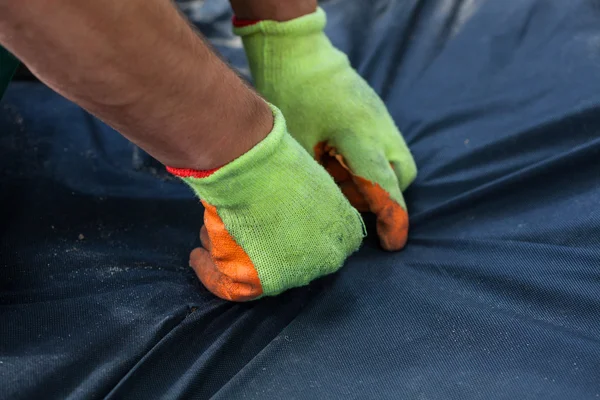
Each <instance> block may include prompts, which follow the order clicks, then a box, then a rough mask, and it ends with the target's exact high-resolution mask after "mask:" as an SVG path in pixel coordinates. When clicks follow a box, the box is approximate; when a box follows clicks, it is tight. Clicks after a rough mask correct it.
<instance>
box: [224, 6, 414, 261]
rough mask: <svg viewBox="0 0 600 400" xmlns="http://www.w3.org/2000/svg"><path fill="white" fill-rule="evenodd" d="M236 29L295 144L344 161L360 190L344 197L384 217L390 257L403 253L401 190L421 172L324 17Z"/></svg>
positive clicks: (382, 232)
mask: <svg viewBox="0 0 600 400" xmlns="http://www.w3.org/2000/svg"><path fill="white" fill-rule="evenodd" d="M234 24H235V25H236V28H235V32H236V33H237V34H238V35H240V36H242V39H243V43H244V47H245V49H246V54H247V56H248V60H249V64H250V69H251V71H252V75H253V77H254V81H255V85H256V87H257V89H258V91H259V92H260V93H261V94H262V95H263V96H265V98H266V99H267V100H269V101H270V102H272V103H273V104H275V105H276V106H277V107H279V108H280V109H281V110H282V111H283V113H284V115H285V116H286V118H287V120H288V124H289V127H290V133H291V134H292V136H294V138H295V139H296V140H298V142H299V143H300V144H301V145H302V146H303V147H304V148H305V149H306V150H307V151H309V152H310V153H311V154H313V156H315V157H316V159H317V160H318V161H319V162H321V163H323V161H324V160H323V159H322V157H321V155H323V154H328V153H329V152H330V151H331V152H333V153H335V154H337V155H339V156H341V159H343V160H344V166H345V167H344V168H342V169H340V168H339V167H341V165H339V166H338V167H334V168H335V171H337V172H340V173H342V174H343V171H342V170H343V169H347V170H348V171H349V172H350V176H351V177H352V179H351V180H350V181H351V182H352V183H353V184H352V185H349V184H348V180H346V181H344V184H343V185H342V184H341V182H340V181H339V180H338V184H340V187H341V188H342V191H343V192H344V194H345V195H346V196H347V197H348V198H349V199H350V201H351V202H352V203H353V205H355V207H357V208H358V209H360V210H363V211H366V210H369V211H371V212H373V213H375V214H376V215H377V219H378V225H379V226H380V227H382V229H378V235H379V237H380V241H381V244H382V246H383V247H384V248H385V249H387V250H398V249H400V248H402V247H403V246H404V245H405V243H406V239H407V234H408V221H407V211H406V204H405V202H404V198H403V195H402V190H403V189H406V187H408V185H410V183H411V182H412V181H413V180H414V178H415V177H416V174H417V168H416V165H415V163H414V160H413V157H412V155H411V153H410V151H409V149H408V147H407V145H406V143H405V141H404V139H403V138H402V135H401V134H400V132H399V131H398V128H397V127H396V125H395V123H394V121H393V119H392V118H391V116H390V115H389V113H388V111H387V109H386V107H385V105H384V103H383V102H382V101H381V99H380V98H379V96H378V95H377V94H376V93H375V92H374V91H373V89H372V88H371V87H370V86H369V85H368V84H367V83H366V82H365V81H364V79H362V78H361V77H360V76H359V75H358V73H357V72H356V71H355V70H354V69H353V68H352V67H351V65H350V63H349V62H348V58H347V57H346V55H345V54H343V53H342V52H340V51H339V50H337V49H336V48H335V47H334V46H333V45H332V44H331V42H330V41H329V39H328V38H327V36H326V35H325V34H324V32H323V29H324V27H325V24H326V16H325V13H324V12H323V10H321V9H318V10H317V11H316V12H315V13H313V14H310V15H307V16H304V17H300V18H297V19H295V20H291V21H288V22H275V21H260V22H257V23H253V24H250V25H248V24H245V23H242V22H240V21H237V22H236V20H234ZM324 147H327V151H320V150H319V149H321V150H322V149H324ZM334 159H335V157H334ZM333 164H334V163H332V164H330V167H333ZM328 170H329V168H328ZM330 173H331V171H330ZM361 182H362V183H361ZM367 183H368V185H367ZM359 189H360V190H359ZM357 191H358V192H357ZM382 193H385V195H382ZM391 211H393V212H391ZM383 227H388V228H390V227H393V229H387V228H386V229H383Z"/></svg>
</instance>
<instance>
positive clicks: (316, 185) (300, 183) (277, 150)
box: [170, 107, 363, 301]
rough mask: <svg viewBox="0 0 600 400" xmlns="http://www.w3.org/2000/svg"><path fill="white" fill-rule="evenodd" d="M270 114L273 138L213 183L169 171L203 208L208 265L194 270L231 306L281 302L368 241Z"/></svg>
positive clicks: (326, 179)
mask: <svg viewBox="0 0 600 400" xmlns="http://www.w3.org/2000/svg"><path fill="white" fill-rule="evenodd" d="M272 110H273V113H274V116H275V124H274V127H273V130H272V132H271V133H270V134H269V135H268V136H267V137H266V138H265V139H264V140H263V141H262V142H260V143H259V144H257V145H256V146H255V147H254V148H253V149H251V150H250V151H249V152H248V153H246V154H244V155H242V156H241V157H239V158H238V159H236V160H234V161H232V162H231V163H229V164H228V165H226V166H224V167H222V168H220V169H218V170H216V171H215V172H213V173H212V174H210V175H209V176H206V177H203V178H196V177H194V176H192V175H193V174H190V173H189V170H177V169H172V168H171V169H170V171H171V172H172V173H174V174H175V175H179V176H180V177H182V179H183V180H184V181H185V182H186V183H188V184H189V185H190V186H191V187H192V189H193V190H194V191H195V192H196V194H197V195H198V196H199V197H200V198H201V199H202V202H203V203H204V204H205V207H206V212H205V217H204V219H205V226H206V228H207V231H208V236H209V238H210V241H211V245H210V258H209V259H204V261H202V263H203V265H202V266H201V267H200V268H195V269H196V271H197V273H198V270H200V273H198V274H199V277H200V279H201V280H202V282H203V283H204V284H205V285H206V286H207V288H208V289H209V290H211V291H212V292H213V293H215V294H216V295H217V296H219V297H222V298H225V299H228V300H235V301H245V300H250V299H254V298H258V297H260V296H263V295H266V296H271V295H277V294H279V293H281V292H283V291H285V290H286V289H289V288H292V287H297V286H303V285H306V284H308V283H309V282H310V281H312V280H313V279H315V278H317V277H320V276H323V275H327V274H330V273H333V272H335V271H337V270H338V269H339V268H340V267H341V266H342V264H343V262H344V261H345V259H346V258H347V257H348V256H349V255H350V254H351V253H353V252H354V251H355V250H357V249H358V248H359V246H360V244H361V242H362V238H363V225H362V219H361V217H360V215H359V214H358V213H357V211H356V210H355V209H354V208H353V207H352V206H351V205H350V204H349V203H348V201H347V200H346V199H345V198H344V196H343V194H342V193H341V192H340V190H339V188H338V187H337V186H336V185H335V183H334V182H333V180H332V178H331V177H330V176H329V175H328V174H327V172H326V171H325V170H324V169H323V168H322V167H321V166H319V165H318V164H317V163H316V162H315V161H314V160H313V159H312V158H311V157H310V155H309V154H308V153H307V152H306V151H304V149H302V147H301V146H300V145H299V144H298V143H297V142H296V141H295V140H294V139H293V138H292V137H291V136H290V135H289V134H288V133H287V128H286V124H285V120H284V118H283V115H282V114H281V112H280V111H279V110H278V109H277V108H275V107H272Z"/></svg>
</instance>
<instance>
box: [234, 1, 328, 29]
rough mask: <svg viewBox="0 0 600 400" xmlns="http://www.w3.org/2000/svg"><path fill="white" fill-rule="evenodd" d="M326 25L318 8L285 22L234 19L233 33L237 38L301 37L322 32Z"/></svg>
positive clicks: (323, 15) (324, 18)
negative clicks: (255, 36) (252, 36)
mask: <svg viewBox="0 0 600 400" xmlns="http://www.w3.org/2000/svg"><path fill="white" fill-rule="evenodd" d="M326 24H327V17H326V15H325V11H323V9H322V8H320V7H319V8H317V11H315V12H314V13H311V14H307V15H303V16H302V17H299V18H295V19H292V20H290V21H285V22H279V21H253V20H238V19H237V18H235V17H234V29H233V33H235V34H236V35H239V36H250V35H255V34H261V35H265V36H303V35H309V34H313V33H318V32H322V31H323V30H324V29H325V25H326Z"/></svg>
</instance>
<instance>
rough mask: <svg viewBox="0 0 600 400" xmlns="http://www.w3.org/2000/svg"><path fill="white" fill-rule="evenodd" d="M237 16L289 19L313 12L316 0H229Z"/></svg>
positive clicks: (276, 19) (278, 19)
mask: <svg viewBox="0 0 600 400" xmlns="http://www.w3.org/2000/svg"><path fill="white" fill-rule="evenodd" d="M230 3H231V8H232V9H233V12H234V13H235V15H236V16H237V17H238V18H242V19H263V20H274V21H289V20H291V19H294V18H298V17H301V16H303V15H307V14H310V13H313V12H315V10H316V9H317V0H230Z"/></svg>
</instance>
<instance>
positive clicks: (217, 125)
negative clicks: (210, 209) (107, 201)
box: [0, 0, 273, 169]
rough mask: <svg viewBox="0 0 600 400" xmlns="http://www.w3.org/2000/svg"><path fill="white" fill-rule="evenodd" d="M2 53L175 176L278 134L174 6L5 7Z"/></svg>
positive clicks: (259, 103) (0, 20)
mask: <svg viewBox="0 0 600 400" xmlns="http://www.w3.org/2000/svg"><path fill="white" fill-rule="evenodd" d="M0 43H1V44H2V45H3V46H5V47H6V48H8V49H9V50H10V51H12V52H13V53H14V54H15V55H16V56H17V57H18V58H20V59H21V60H22V61H23V62H24V63H25V64H26V65H27V66H28V67H29V68H30V70H31V71H32V72H33V73H34V74H35V75H36V76H37V77H38V78H40V80H42V81H43V82H44V83H46V84H47V85H48V86H50V87H51V88H53V89H54V90H56V91H57V92H59V93H61V94H62V95H63V96H65V97H67V98H69V99H70V100H72V101H74V102H76V103H78V104H79V105H81V106H82V107H84V108H86V109H87V110H89V111H90V112H91V113H93V114H95V115H97V116H98V117H99V118H101V119H102V120H104V121H105V122H107V123H108V124H110V125H112V126H113V127H114V128H115V129H117V130H118V131H120V132H121V133H122V134H123V135H125V136H126V137H127V138H129V139H130V140H131V141H133V142H134V143H136V144H138V145H139V146H140V147H142V148H144V149H145V150H146V151H147V152H148V153H150V154H151V155H153V156H154V157H155V158H157V159H158V160H159V161H161V162H162V163H164V164H166V165H169V166H172V167H178V168H193V169H211V168H215V167H219V166H221V165H224V164H226V163H228V162H229V161H231V160H233V159H235V158H236V157H238V156H240V155H241V154H243V153H245V152H246V151H248V150H249V149H250V148H252V147H253V146H254V145H255V144H256V143H258V142H259V141H260V140H262V139H263V138H264V137H265V136H266V135H267V134H268V132H269V131H270V130H271V128H272V123H273V117H272V114H271V112H270V110H269V108H268V106H267V105H266V103H265V102H264V101H263V100H262V99H261V98H260V97H259V96H258V95H257V94H255V93H254V92H253V91H252V90H250V89H249V88H248V87H247V86H246V85H245V84H244V83H243V82H242V80H241V79H240V78H239V77H238V76H237V75H236V74H235V73H234V72H233V71H232V70H231V69H230V68H229V67H227V65H225V63H223V62H222V61H221V60H220V59H219V57H217V56H216V55H215V54H214V53H213V52H212V50H211V49H210V48H209V47H208V46H207V45H206V44H205V43H204V42H203V40H202V39H201V38H200V37H199V35H198V34H197V33H196V32H194V30H193V29H192V28H191V27H190V25H189V24H188V23H187V21H185V19H184V18H183V17H182V16H181V15H180V13H179V12H178V10H177V9H176V8H175V7H174V5H173V4H172V3H171V2H170V1H169V0H127V1H122V0H97V1H81V0H54V1H50V0H27V1H26V2H20V1H19V2H17V1H14V0H0Z"/></svg>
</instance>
